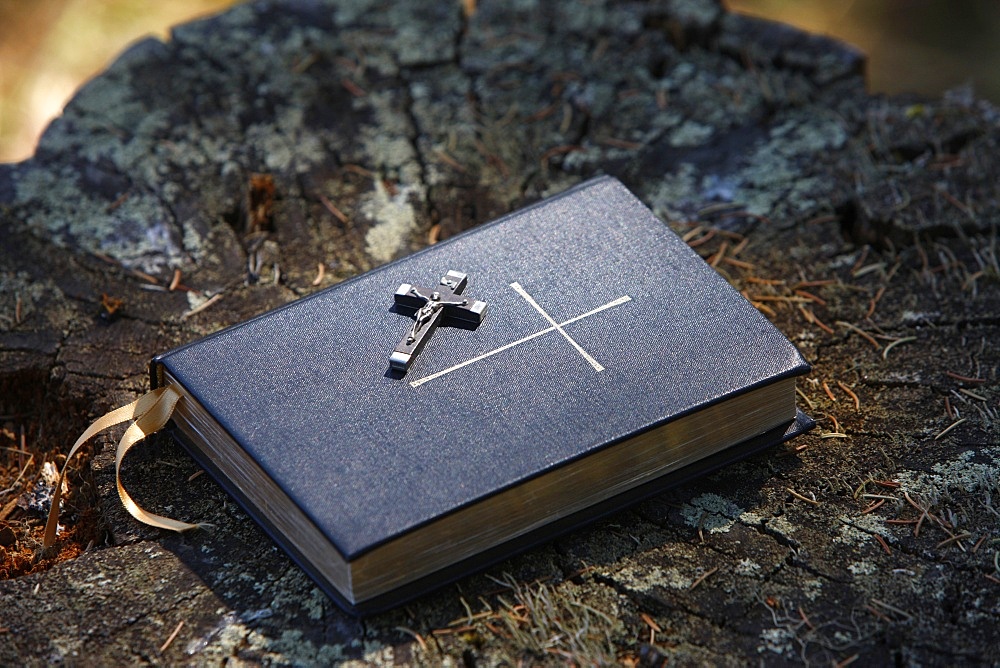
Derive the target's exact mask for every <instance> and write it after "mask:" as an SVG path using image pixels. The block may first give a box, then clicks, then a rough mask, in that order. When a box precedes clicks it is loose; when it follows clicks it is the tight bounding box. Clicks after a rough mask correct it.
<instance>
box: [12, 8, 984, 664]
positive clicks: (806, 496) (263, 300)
mask: <svg viewBox="0 0 1000 668" xmlns="http://www.w3.org/2000/svg"><path fill="white" fill-rule="evenodd" d="M462 4H463V3H449V2H429V1H428V2H406V3H393V2H378V1H376V0H372V1H371V2H359V3H354V4H352V5H348V4H346V3H336V2H332V1H331V2H320V1H315V2H292V1H291V0H288V1H284V2H280V1H276V2H262V3H255V4H250V5H245V6H240V7H237V8H235V9H233V10H231V11H229V12H226V13H224V14H222V15H219V16H217V17H213V18H210V19H206V20H203V21H199V22H196V23H192V24H188V25H184V26H181V27H179V28H177V29H175V30H174V32H173V35H172V38H171V39H170V41H168V42H166V43H163V42H159V41H156V40H152V39H150V40H147V41H144V42H141V43H139V44H137V45H136V46H134V47H132V48H131V49H129V50H128V51H127V52H126V53H124V54H123V55H122V56H121V57H120V58H119V59H118V60H117V61H116V62H115V63H114V64H113V65H112V66H111V67H110V68H109V69H108V70H107V71H106V72H104V73H103V74H101V75H100V76H98V77H97V78H95V79H94V80H92V81H91V82H90V83H88V84H87V85H86V86H85V87H84V88H83V89H82V90H80V91H79V92H78V93H77V95H76V96H75V98H74V99H73V100H72V101H71V102H70V103H69V105H68V106H67V107H66V110H65V112H64V113H63V115H62V117H61V118H59V119H57V120H56V121H54V122H53V124H52V125H51V126H50V127H49V129H48V130H47V131H46V133H45V136H44V137H43V139H42V141H41V144H40V146H39V148H38V151H37V153H36V155H35V156H34V157H33V158H32V159H30V160H28V161H26V162H23V163H20V164H16V165H4V166H0V221H2V229H3V230H4V241H3V244H2V245H0V390H2V391H3V399H2V403H3V404H4V405H5V406H6V407H7V408H6V409H5V410H8V411H10V412H11V413H12V414H14V415H27V416H28V417H27V418H26V419H28V420H29V421H34V422H35V423H37V424H38V425H44V430H43V431H44V434H43V435H40V437H39V441H43V442H44V443H47V444H48V447H50V448H51V450H52V451H60V452H65V451H66V450H67V449H68V447H69V444H70V443H72V441H73V440H74V439H75V437H76V434H77V433H78V432H79V431H80V430H82V428H83V427H84V426H85V425H86V423H87V422H88V421H89V420H90V419H92V418H94V417H96V416H97V415H98V414H100V413H101V412H103V411H105V410H107V409H109V408H112V407H114V406H116V405H120V404H122V403H126V402H128V401H131V400H132V399H134V398H135V397H136V396H137V395H138V394H139V393H141V392H142V391H144V390H146V389H148V382H147V379H146V364H147V362H148V360H149V358H150V357H151V356H152V355H154V354H155V353H158V352H162V351H164V350H166V349H169V348H171V347H174V346H176V345H180V344H183V343H185V342H188V341H191V340H194V339H195V338H197V337H199V336H201V335H204V334H206V333H208V332H212V331H215V330H217V329H219V328H221V327H224V326H227V325H230V324H232V323H235V322H239V321H240V320H243V319H245V318H247V317H250V316H252V315H255V314H257V313H260V312H263V311H265V310H267V309H269V308H272V307H274V306H277V305H280V304H282V303H286V302H288V301H290V300H293V299H296V298H298V297H301V296H303V295H306V294H309V293H311V292H313V291H315V290H319V289H322V288H324V287H328V286H330V285H332V284H333V283H335V282H337V281H339V280H342V279H344V278H347V277H349V276H351V275H354V274H356V273H359V272H361V271H365V270H367V269H369V268H371V267H373V266H376V265H378V264H381V263H384V262H386V261H389V260H391V259H393V258H395V257H399V256H401V255H403V254H406V253H408V252H410V251H412V250H415V249H417V248H420V247H422V246H424V245H426V244H427V243H430V242H432V241H434V240H437V239H443V238H446V237H448V236H450V235H453V234H455V233H457V232H459V231H461V230H463V229H466V228H468V227H471V226H473V225H476V224H478V223H481V222H484V221H486V220H489V219H492V218H494V217H496V216H498V215H500V214H503V213H506V212H508V211H511V210H513V209H515V208H518V207H520V206H522V205H525V204H528V203H530V202H533V201H536V200H538V199H540V198H541V197H543V196H545V195H548V194H552V193H555V192H558V191H561V190H563V189H565V188H566V187H568V186H570V185H572V184H575V183H577V182H579V181H581V180H583V179H585V178H588V177H590V176H594V175H597V174H600V173H608V174H613V175H616V176H618V177H619V178H621V179H622V180H623V181H624V182H625V183H626V185H628V186H629V187H630V188H632V190H633V191H634V192H635V193H636V194H637V195H638V196H639V197H640V198H641V199H642V200H643V201H645V202H646V203H647V204H648V205H649V206H650V207H652V208H653V209H654V210H655V211H656V213H657V214H659V215H660V216H661V217H662V218H664V220H666V221H668V222H669V224H671V225H672V226H673V227H674V229H676V230H677V231H678V232H680V233H682V234H686V235H688V239H689V241H690V242H691V244H692V245H693V246H696V248H697V250H698V251H699V252H700V253H702V254H703V256H704V257H705V258H706V260H708V261H710V262H711V263H712V264H713V266H715V267H716V268H717V269H718V270H719V271H720V272H722V273H723V274H724V275H725V276H726V277H727V278H728V279H729V280H730V281H731V282H732V283H733V284H734V285H735V286H737V288H739V289H741V290H743V291H744V294H746V295H747V296H748V298H750V299H751V300H752V301H754V302H755V303H756V304H757V305H758V306H759V308H760V309H761V310H762V311H764V312H765V313H766V314H767V315H768V316H769V317H770V318H772V320H773V321H774V322H775V323H776V324H777V325H778V327H779V328H780V329H781V330H782V331H783V332H784V333H785V334H786V335H788V336H789V338H791V339H792V340H793V341H794V342H795V343H796V344H797V345H798V346H800V348H801V349H802V351H803V352H804V354H805V355H806V356H807V358H808V359H809V360H810V361H811V362H812V363H813V364H814V365H815V369H814V371H813V372H812V374H811V375H810V376H809V377H808V378H807V379H805V380H804V381H803V382H801V383H800V386H799V390H800V394H801V396H800V404H801V406H802V408H804V409H806V410H808V411H809V412H810V413H811V414H812V415H814V416H815V417H817V418H818V419H819V420H820V427H819V429H817V430H816V431H814V432H813V433H812V434H810V435H808V436H806V437H803V438H800V439H797V440H795V441H794V442H792V443H791V444H789V445H788V446H787V447H782V448H779V449H775V450H772V451H769V452H767V453H765V454H763V455H760V456H757V457H755V458H753V459H751V460H748V461H746V462H743V463H740V464H736V465H733V466H730V467H728V468H726V469H724V470H722V471H721V472H719V473H717V474H715V475H713V476H711V477H709V478H707V479H705V480H702V481H699V482H696V483H692V484H688V485H686V486H684V487H682V488H680V489H677V490H675V491H673V492H671V493H668V494H665V495H662V496H660V497H657V498H655V499H653V500H651V501H648V502H646V503H643V504H641V505H639V506H637V507H635V508H633V509H631V510H628V511H624V512H622V513H620V514H618V515H616V516H615V517H613V518H611V519H609V520H607V521H604V522H601V523H599V524H598V525H596V526H594V527H592V528H590V529H587V530H583V531H578V532H575V533H573V534H571V535H569V536H567V537H565V538H561V539H559V540H557V541H555V542H553V543H551V544H549V545H548V546H545V547H542V548H539V549H536V550H533V551H531V552H529V553H527V554H524V555H522V556H520V557H517V558H514V559H510V560H508V561H507V562H505V563H503V564H501V565H499V566H497V567H495V568H493V569H492V570H490V571H489V572H488V573H486V574H482V575H476V576H472V577H469V578H466V579H464V580H462V581H461V582H459V583H458V584H456V585H454V586H451V587H448V588H446V589H444V590H443V591H441V592H439V593H437V594H434V595H431V596H427V597H424V598H422V599H420V600H418V601H416V602H414V603H413V604H411V605H409V606H406V607H404V608H401V609H399V610H396V611H393V612H390V613H387V614H384V615H381V616H378V617H375V618H372V619H369V620H367V621H365V622H360V621H357V620H354V619H351V618H349V617H347V616H345V615H343V614H342V613H341V612H339V611H338V610H337V609H336V607H335V606H334V605H333V604H332V603H331V602H330V601H328V600H327V599H326V598H325V597H324V596H323V595H322V594H321V593H320V592H319V590H318V589H316V588H315V587H314V585H313V584H312V583H311V582H310V581H309V580H308V578H307V577H306V576H304V575H303V574H302V573H301V571H299V570H298V569H297V568H296V567H295V566H294V565H293V564H292V563H291V562H290V561H289V560H288V559H287V558H286V557H285V556H284V554H283V553H281V552H280V551H279V550H278V549H277V548H276V547H274V546H273V544H272V543H271V542H270V541H269V540H268V539H267V538H266V536H265V535H264V534H263V533H262V532H261V531H260V530H259V529H258V528H257V527H256V525H254V524H253V522H252V521H251V520H250V519H249V518H248V517H247V516H246V515H245V514H243V513H242V512H241V511H240V510H239V509H238V508H237V507H236V506H235V505H234V504H233V503H232V502H230V501H229V500H228V499H227V497H226V495H225V494H224V493H223V492H222V491H221V490H220V489H219V488H218V487H217V486H216V485H215V484H214V483H213V482H212V481H211V480H209V479H208V477H207V476H200V477H195V475H196V474H197V473H198V468H197V467H196V465H195V464H194V463H193V462H192V461H191V460H190V459H188V458H187V456H186V455H185V454H184V453H183V451H182V450H181V449H180V448H179V447H177V446H176V445H175V444H173V443H172V441H171V440H170V438H169V437H165V436H164V437H156V438H153V439H151V443H149V444H148V445H147V446H145V447H144V448H142V450H143V451H144V452H145V454H142V453H137V454H136V455H135V456H130V457H129V460H128V461H127V462H126V464H125V469H126V476H125V484H126V486H127V487H128V488H129V489H130V490H132V491H133V492H134V494H135V496H136V497H137V499H138V500H139V501H140V503H142V504H143V505H145V506H146V507H149V508H150V509H153V510H156V511H157V512H166V513H168V514H172V515H174V516H177V517H181V518H197V519H200V520H205V521H210V522H212V523H214V524H215V525H216V526H217V528H216V529H215V530H214V531H212V532H201V533H196V534H190V535H186V536H177V535H170V534H167V533H164V532H161V531H158V530H155V529H150V528H148V527H143V526H139V525H137V524H136V523H135V522H134V521H132V519H131V518H130V517H128V515H127V514H126V513H125V511H124V510H123V509H122V507H121V506H120V504H119V502H118V499H117V494H116V492H115V486H114V463H113V462H114V452H113V446H112V445H111V444H110V443H103V444H102V445H101V446H100V447H97V448H95V450H96V453H95V454H94V455H93V457H92V458H90V459H89V460H87V461H88V462H89V463H88V464H87V465H86V467H89V468H85V471H84V472H83V473H82V474H80V475H79V476H78V478H77V484H79V485H90V486H91V487H92V493H91V497H92V499H93V504H95V507H96V508H97V509H98V514H99V517H100V522H101V527H102V530H101V531H100V532H98V533H97V534H95V535H96V536H98V539H97V540H95V542H94V544H93V545H91V546H90V547H89V549H87V550H86V551H84V552H83V553H82V554H81V555H80V556H79V557H77V558H75V559H71V560H64V561H61V562H60V563H58V564H56V565H55V566H53V567H52V568H50V569H48V570H45V571H44V572H39V573H36V574H33V575H30V576H25V577H20V578H15V579H10V580H6V581H2V582H0V595H2V596H3V600H4V610H3V612H2V613H0V626H2V627H3V631H2V632H0V662H2V663H5V664H15V663H24V662H25V661H27V662H32V663H43V662H48V661H54V660H64V661H72V662H81V663H128V664H132V663H139V662H151V663H161V662H162V663H181V662H190V663H198V664H201V663H214V662H222V661H224V660H233V659H235V660H240V661H246V662H252V663H257V662H273V663H279V664H286V663H292V664H295V663H314V662H330V661H334V660H345V661H346V660H357V661H365V662H374V663H386V664H408V663H413V662H425V663H432V664H436V663H439V662H442V661H445V660H446V659H448V660H450V661H452V662H453V663H459V662H464V663H466V664H472V663H476V662H482V663H483V664H487V665H492V664H498V663H502V662H508V663H510V664H516V663H517V662H518V661H519V660H522V659H524V660H525V661H526V662H528V663H534V662H552V663H562V662H564V661H565V660H566V659H567V658H569V659H570V660H573V661H575V662H576V663H578V664H586V663H590V662H591V661H599V660H608V661H623V662H624V661H629V660H633V661H640V662H647V663H650V664H657V665H658V664H659V663H661V662H663V661H667V662H668V663H670V664H674V663H677V664H683V665H701V664H704V663H710V664H733V665H744V664H746V663H748V662H751V661H763V662H765V663H784V662H793V663H794V662H799V661H810V662H813V661H816V662H827V663H829V662H830V661H844V660H848V659H850V658H852V657H854V656H857V657H858V658H859V660H860V663H864V664H887V663H891V662H897V663H904V664H910V663H915V664H916V663H919V664H938V663H946V662H949V661H956V660H958V661H961V662H963V663H994V662H998V661H1000V642H998V632H997V626H996V619H997V618H998V615H1000V603H998V601H1000V567H998V566H997V558H998V557H997V554H998V551H1000V543H998V542H997V537H998V535H1000V534H998V526H1000V507H998V505H997V504H998V501H997V500H998V499H1000V483H998V477H1000V476H998V473H1000V446H998V445H997V443H998V430H1000V422H998V420H1000V416H998V411H1000V401H998V397H1000V394H998V386H1000V385H998V380H1000V379H998V351H997V345H996V343H997V341H1000V332H998V329H1000V317H998V314H1000V290H998V279H1000V267H998V253H1000V250H998V246H997V225H998V220H1000V215H998V188H997V183H998V182H1000V181H998V157H997V156H1000V152H998V137H1000V134H998V131H997V127H998V120H1000V117H998V113H997V110H996V109H995V108H993V107H991V106H990V105H988V104H987V103H985V102H982V101H979V100H977V99H975V97H974V96H973V95H972V94H971V93H970V92H968V91H957V92H955V93H953V94H949V95H946V96H945V97H944V98H943V99H940V100H922V99H915V98H914V99H910V98H885V97H879V96H871V95H869V94H867V93H866V91H865V87H864V76H863V71H864V59H863V57H862V56H861V55H860V54H859V53H858V52H857V51H856V50H854V49H851V48H850V47H847V46H845V45H843V44H840V43H837V42H835V41H832V40H830V39H826V38H823V37H818V36H814V35H808V34H805V33H802V32H799V31H797V30H794V29H792V28H789V27H786V26H782V25H779V24H774V23H769V22H766V21H762V20H757V19H752V18H747V17H744V16H739V15H734V14H730V13H727V12H725V11H724V10H723V9H722V8H721V7H720V6H719V5H718V4H716V3H715V2H711V1H709V0H672V1H668V2H632V3H627V4H622V3H611V2H588V3H548V2H537V3H536V2H519V3H516V5H515V4H514V3H481V5H480V6H479V7H477V8H475V10H474V11H473V12H472V13H471V14H468V15H467V14H466V13H463V10H462V6H461V5H462ZM464 6H467V7H469V6H475V3H464ZM320 266H322V270H320V269H319V267H320ZM175 270H179V271H180V274H179V276H180V278H179V285H175V286H174V288H175V289H172V290H170V289H168V288H169V287H170V285H171V284H172V283H175V282H176V281H175ZM214 295H221V296H220V297H218V299H216V300H215V301H213V302H210V303H209V304H208V305H207V306H205V304H206V301H207V300H208V299H209V298H210V297H212V296H214ZM114 300H121V302H122V303H121V306H119V307H118V308H117V309H114V308H113V306H114ZM200 307H204V308H201V310H199V308H200ZM111 310H114V311H115V312H114V313H110V311H111ZM78 498H86V496H85V495H82V496H78ZM7 500H8V499H7V498H6V497H5V498H2V499H0V502H2V503H6V502H7ZM882 501H884V503H882V504H881V505H879V503H880V502H882ZM74 512H75V513H76V514H77V515H81V514H83V513H84V512H85V509H80V508H77V509H75V510H74V511H73V512H71V513H70V515H71V518H72V516H73V515H74ZM23 521H26V522H28V521H36V522H37V520H32V519H30V518H27V516H25V519H24V520H23ZM511 606H520V607H511ZM178 629H179V630H178ZM175 630H177V633H176V635H172V633H173V632H174V631H175ZM168 638H172V640H171V641H170V642H169V643H167V642H166V641H167V640H168Z"/></svg>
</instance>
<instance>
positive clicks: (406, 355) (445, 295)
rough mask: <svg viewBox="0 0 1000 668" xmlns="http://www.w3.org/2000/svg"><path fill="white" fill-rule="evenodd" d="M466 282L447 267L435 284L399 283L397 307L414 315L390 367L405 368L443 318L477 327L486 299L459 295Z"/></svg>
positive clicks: (396, 296)
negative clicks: (431, 286)
mask: <svg viewBox="0 0 1000 668" xmlns="http://www.w3.org/2000/svg"><path fill="white" fill-rule="evenodd" d="M468 282H469V277H468V276H467V275H465V274H463V273H460V272H457V271H449V272H448V273H447V274H445V275H444V276H442V277H441V281H440V283H439V284H438V286H437V287H435V288H422V287H418V286H415V285H410V284H409V283H403V284H402V285H400V286H399V289H397V290H396V294H395V295H394V299H395V301H396V309H397V310H398V311H400V312H401V313H406V314H413V315H414V316H415V318H416V319H415V320H414V322H413V326H412V327H411V328H410V331H409V332H408V333H407V335H406V336H405V337H404V338H403V340H402V341H400V342H399V345H398V346H396V350H394V351H393V353H392V355H390V356H389V366H390V367H391V368H393V369H395V370H396V371H406V370H407V369H408V368H409V367H410V363H411V362H413V358H415V357H416V356H417V355H419V354H420V351H421V350H423V349H424V346H425V345H426V344H427V341H428V340H429V339H430V338H431V334H433V333H434V330H435V329H437V326H438V325H439V324H442V321H443V324H446V325H457V326H459V327H463V326H464V327H466V328H474V327H477V326H478V325H479V323H481V322H482V321H483V318H484V317H485V316H486V302H481V301H479V300H476V299H469V298H468V297H463V296H462V292H463V291H464V290H465V286H466V285H467V284H468Z"/></svg>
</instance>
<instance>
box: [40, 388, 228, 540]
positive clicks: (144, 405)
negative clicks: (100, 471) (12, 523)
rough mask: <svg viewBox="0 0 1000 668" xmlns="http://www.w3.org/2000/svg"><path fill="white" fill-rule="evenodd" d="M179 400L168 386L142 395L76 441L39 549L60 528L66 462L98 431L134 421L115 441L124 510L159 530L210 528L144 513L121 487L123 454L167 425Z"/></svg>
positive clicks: (105, 418)
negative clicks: (60, 506) (60, 508)
mask: <svg viewBox="0 0 1000 668" xmlns="http://www.w3.org/2000/svg"><path fill="white" fill-rule="evenodd" d="M180 398H181V396H180V395H179V394H178V393H177V392H176V391H175V390H174V389H173V388H171V387H170V386H169V385H168V386H166V387H160V388H157V389H155V390H153V391H152V392H148V393H146V394H144V395H142V396H141V397H139V398H138V399H136V400H135V401H133V402H132V403H130V404H128V405H127V406H122V407H121V408H116V409H115V410H113V411H111V412H110V413H108V414H106V415H104V416H102V417H100V418H98V419H97V420H95V421H94V424H92V425H90V426H89V427H87V430H86V431H85V432H83V433H82V434H80V438H78V439H76V443H74V444H73V447H72V448H70V451H69V454H68V455H67V456H66V462H65V463H64V464H63V467H62V471H61V472H60V473H59V481H58V482H57V483H56V488H55V490H54V491H53V492H52V507H51V508H50V509H49V519H48V521H47V522H46V524H45V537H44V539H43V540H42V547H43V548H44V549H48V548H50V547H52V545H53V544H54V543H55V542H56V528H57V526H58V525H59V500H60V498H61V496H62V487H63V479H64V478H65V477H66V469H67V468H69V463H70V461H71V460H72V459H73V455H75V454H76V451H77V450H79V449H80V447H81V446H82V445H83V444H84V443H86V442H87V441H89V440H90V439H91V438H93V437H94V436H96V435H97V434H99V433H100V432H102V431H104V430H105V429H107V428H109V427H113V426H115V425H116V424H121V423H122V422H125V421H127V420H134V422H133V423H132V424H131V425H129V428H128V429H126V430H125V433H124V434H123V435H122V438H121V440H120V441H118V451H117V453H116V455H115V484H116V485H117V486H118V496H119V497H120V498H121V500H122V505H124V506H125V509H126V510H128V512H129V514H130V515H132V517H134V518H136V519H137V520H139V521H140V522H144V523H146V524H149V525H151V526H154V527H159V528H160V529H170V530H172V531H187V530H188V529H196V528H199V527H206V526H210V525H208V524H204V523H201V524H188V523H187V522H181V521H179V520H175V519H171V518H169V517H163V516H161V515H155V514H153V513H150V512H147V511H145V510H143V509H142V508H141V507H139V504H137V503H136V502H135V501H133V500H132V497H131V496H129V494H128V492H126V491H125V488H124V487H122V481H121V475H120V472H121V466H122V460H123V459H124V458H125V455H126V453H128V451H129V450H130V449H131V448H132V446H133V445H135V444H136V443H138V442H139V441H141V440H142V439H144V438H146V437H147V436H149V435H150V434H152V433H154V432H156V431H159V430H160V429H162V428H163V425H165V424H167V421H168V420H169V419H170V416H171V415H173V412H174V407H175V406H177V402H178V401H179V400H180Z"/></svg>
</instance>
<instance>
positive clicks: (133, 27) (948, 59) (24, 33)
mask: <svg viewBox="0 0 1000 668" xmlns="http://www.w3.org/2000/svg"><path fill="white" fill-rule="evenodd" d="M237 1H238V0H170V1H169V2H163V1H156V0H0V162H12V161H17V160H23V159H25V158H27V157H29V156H30V155H31V153H32V152H33V151H34V146H35V143H36V142H37V141H38V137H39V135H40V134H41V132H42V130H44V128H45V126H46V125H47V124H48V122H49V121H50V120H51V119H52V118H53V117H54V116H56V115H57V114H58V113H59V112H60V110H61V109H62V107H63V105H64V104H65V103H66V101H67V100H68V99H69V98H70V96H72V94H73V91H74V90H76V88H77V87H78V86H79V85H80V84H81V83H83V82H84V81H86V80H87V79H88V78H90V77H92V76H93V75H95V74H97V73H98V72H100V71H101V70H102V69H103V68H104V67H105V66H106V65H107V64H108V63H109V62H110V61H111V60H113V59H114V57H115V55H116V54H117V53H119V52H120V51H121V50H122V49H123V48H125V47H126V46H127V45H128V44H129V43H130V42H133V41H135V40H137V39H139V38H141V37H143V36H146V35H150V34H153V35H157V36H159V37H161V38H164V39H165V38H166V37H167V36H168V35H169V26H171V25H174V24H177V23H180V22H184V21H187V20H190V19H192V18H195V17H198V16H201V15H204V14H211V13H214V12H217V11H220V10H222V9H224V8H225V7H228V6H230V5H232V4H236V2H237ZM400 1H404V0H400ZM442 1H447V0H442ZM452 1H455V2H457V1H458V0H452ZM480 1H481V2H500V1H503V0H480ZM566 1H572V0H566ZM344 2H350V0H344ZM727 4H728V6H729V7H730V8H732V9H734V10H736V11H740V12H745V13H750V14H756V15H759V16H764V17H768V18H774V19H778V20H781V21H785V22H788V23H792V24H794V25H797V26H800V27H803V28H806V29H808V30H812V31H814V32H819V33H824V34H828V35H832V36H836V37H839V38H841V39H844V40H846V41H848V42H851V43H852V44H855V45H857V46H859V47H860V48H861V49H862V50H864V51H865V52H866V53H868V54H869V56H870V64H869V70H868V73H869V83H870V88H871V89H872V91H875V92H886V93H898V92H903V91H913V92H919V93H924V94H928V95H939V94H940V93H941V92H942V91H944V90H946V89H948V88H953V87H956V86H960V85H964V84H972V85H973V87H974V89H975V91H976V92H977V94H978V95H980V96H981V97H986V98H988V99H991V100H993V101H995V102H996V101H1000V48H998V43H1000V0H951V1H949V0H728V2H727Z"/></svg>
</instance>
